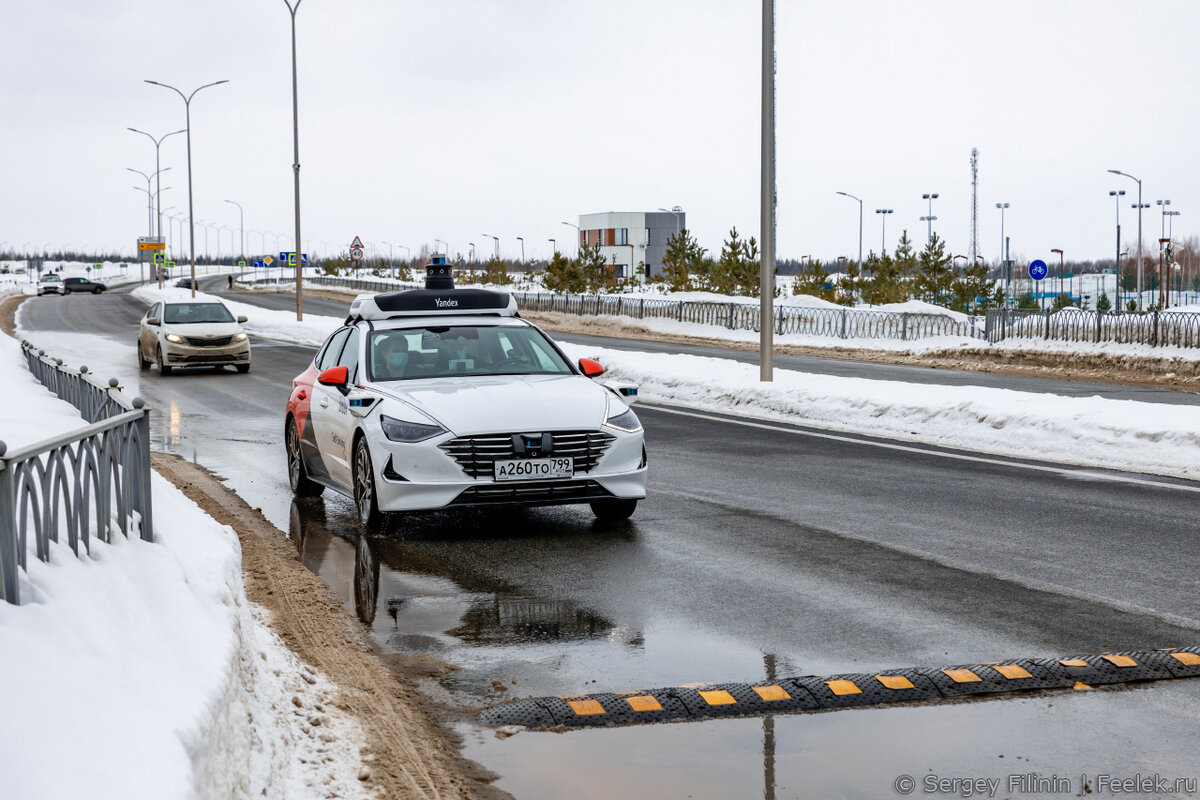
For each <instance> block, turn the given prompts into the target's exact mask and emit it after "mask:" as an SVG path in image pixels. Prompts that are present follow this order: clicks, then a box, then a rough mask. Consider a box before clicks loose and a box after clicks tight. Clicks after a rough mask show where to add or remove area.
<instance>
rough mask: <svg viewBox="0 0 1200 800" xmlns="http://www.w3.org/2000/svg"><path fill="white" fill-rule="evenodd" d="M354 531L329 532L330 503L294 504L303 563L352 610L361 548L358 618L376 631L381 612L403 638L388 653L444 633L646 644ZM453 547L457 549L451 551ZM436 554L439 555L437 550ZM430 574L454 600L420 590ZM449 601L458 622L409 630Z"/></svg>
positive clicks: (565, 606)
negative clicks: (410, 622)
mask: <svg viewBox="0 0 1200 800" xmlns="http://www.w3.org/2000/svg"><path fill="white" fill-rule="evenodd" d="M625 524H628V523H625ZM618 527H619V528H620V530H618V531H614V533H615V535H616V536H618V537H624V535H625V534H626V533H627V531H625V530H624V528H623V527H621V526H618ZM347 528H348V530H351V531H353V535H342V534H340V533H338V532H336V531H335V529H331V528H330V526H329V525H328V522H327V517H326V509H325V504H324V503H323V502H322V501H321V500H319V499H317V500H296V501H293V502H292V506H291V512H290V515H289V525H288V534H289V536H290V537H291V539H292V541H293V543H294V544H295V546H296V550H297V552H298V553H299V556H300V561H301V563H303V564H304V565H305V566H306V567H308V569H309V570H311V571H312V572H313V573H315V574H317V575H319V576H320V577H321V579H322V580H324V581H325V582H326V583H327V584H329V585H330V588H332V589H333V591H334V593H335V594H337V595H338V596H339V597H342V598H343V602H344V603H346V605H347V606H349V600H350V593H349V592H348V591H346V590H347V588H349V587H348V585H347V584H349V583H350V581H351V574H350V569H349V563H348V562H349V556H350V552H351V551H350V548H349V547H348V545H350V544H353V545H354V549H353V557H354V564H353V577H352V581H353V600H354V610H355V614H356V615H357V616H358V618H359V620H361V621H362V622H363V624H365V625H367V626H368V627H373V626H374V623H375V618H376V615H377V614H378V612H379V611H380V610H381V607H382V610H383V611H384V613H385V614H387V616H388V617H390V618H391V620H392V627H394V628H395V630H396V631H397V632H398V633H399V634H400V635H399V636H397V637H392V638H389V639H388V640H387V641H381V642H380V644H381V645H383V646H384V649H385V650H388V651H397V652H398V651H403V650H408V649H411V648H412V646H413V645H414V644H415V643H417V642H421V641H424V642H427V643H430V644H433V643H434V642H435V638H434V637H438V636H443V635H449V636H452V637H454V638H455V639H457V640H458V641H460V642H462V643H463V644H466V645H471V646H495V645H504V644H523V643H528V642H536V641H545V640H566V641H570V640H585V639H592V638H599V637H608V638H610V639H612V638H615V639H616V640H618V641H621V642H624V643H625V644H626V645H628V646H630V647H641V646H642V644H643V638H642V634H641V632H640V631H635V630H632V629H627V628H623V627H621V626H618V625H616V624H615V623H613V622H612V621H610V620H608V619H605V618H604V617H602V616H600V615H598V614H595V613H593V612H591V611H589V610H588V609H586V608H582V607H580V606H579V605H577V604H575V603H571V602H568V601H560V600H546V599H542V598H536V597H528V596H524V595H520V594H518V593H515V592H506V591H504V589H503V588H500V587H496V586H486V587H485V586H464V585H463V582H464V580H466V581H467V582H468V583H470V582H471V581H470V578H469V577H466V576H463V575H461V574H459V573H456V572H454V571H453V570H452V569H447V561H446V560H445V559H443V558H439V557H438V556H439V553H438V552H436V551H437V550H438V549H439V547H440V546H441V545H440V544H438V543H431V542H428V541H425V542H419V543H415V542H414V543H409V542H405V541H403V540H397V539H389V538H386V537H373V536H363V535H360V534H359V529H358V528H357V526H347ZM451 546H453V543H451V544H447V545H446V547H451ZM431 549H432V550H434V551H435V552H430V550H431ZM381 562H382V563H385V564H386V565H387V566H386V568H384V569H383V570H382V571H383V573H384V576H385V577H384V579H383V580H384V583H385V585H386V586H387V587H388V591H386V592H385V596H384V597H383V598H380V581H381V578H380V573H381ZM430 575H433V576H436V577H437V578H439V579H441V580H444V581H449V582H450V584H449V585H448V586H447V587H446V588H449V589H451V591H452V595H451V596H450V597H447V596H446V595H445V594H442V593H439V594H437V595H423V594H421V593H420V592H419V591H413V589H414V587H416V586H419V585H420V584H421V583H422V582H423V581H426V580H427V579H428V578H427V576H430ZM447 600H449V601H450V602H451V603H452V604H454V605H458V604H461V607H462V610H461V611H460V612H459V613H458V615H457V617H456V618H454V619H453V623H450V620H449V619H444V620H443V622H442V626H443V628H442V629H441V630H431V629H426V630H413V629H412V628H410V627H407V626H406V624H405V616H406V613H407V615H408V616H409V617H423V616H424V615H422V613H421V611H422V607H423V606H424V607H426V609H427V607H428V604H429V603H438V604H444V603H445V602H446V601H447ZM427 621H429V620H427ZM447 623H450V624H447ZM454 623H457V624H454ZM389 643H390V644H389ZM418 649H425V648H418Z"/></svg>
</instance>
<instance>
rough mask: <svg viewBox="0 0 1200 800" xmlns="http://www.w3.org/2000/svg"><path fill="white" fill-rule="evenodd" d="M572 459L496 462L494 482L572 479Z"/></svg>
mask: <svg viewBox="0 0 1200 800" xmlns="http://www.w3.org/2000/svg"><path fill="white" fill-rule="evenodd" d="M573 477H575V460H574V459H573V458H514V459H510V460H507V461H497V462H496V480H498V481H530V480H537V479H539V478H573Z"/></svg>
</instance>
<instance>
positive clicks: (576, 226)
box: [563, 222, 579, 255]
mask: <svg viewBox="0 0 1200 800" xmlns="http://www.w3.org/2000/svg"><path fill="white" fill-rule="evenodd" d="M563 225H570V226H571V227H572V228H574V229H575V254H576V255H578V254H579V226H578V225H576V224H575V223H574V222H564V223H563Z"/></svg>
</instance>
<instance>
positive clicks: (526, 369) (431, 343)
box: [367, 325, 572, 381]
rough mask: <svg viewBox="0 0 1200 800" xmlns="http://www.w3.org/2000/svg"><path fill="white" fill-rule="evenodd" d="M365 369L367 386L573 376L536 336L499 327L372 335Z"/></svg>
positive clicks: (532, 330)
mask: <svg viewBox="0 0 1200 800" xmlns="http://www.w3.org/2000/svg"><path fill="white" fill-rule="evenodd" d="M367 363H368V364H369V365H370V376H371V380H372V381H399V380H414V379H426V378H452V377H462V376H468V375H570V374H571V373H572V370H571V366H570V365H569V364H568V363H567V361H566V360H565V359H564V358H563V357H562V355H561V354H560V353H559V352H558V350H557V349H556V348H555V347H554V345H552V344H551V343H550V341H549V340H548V339H547V338H546V337H545V336H544V335H543V334H542V332H541V331H539V330H537V329H536V328H525V327H509V326H499V325H497V326H482V325H481V326H475V325H446V326H442V325H438V326H431V327H426V328H403V329H400V330H383V331H373V332H372V333H371V336H370V338H369V339H368V341H367Z"/></svg>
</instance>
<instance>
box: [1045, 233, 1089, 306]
mask: <svg viewBox="0 0 1200 800" xmlns="http://www.w3.org/2000/svg"><path fill="white" fill-rule="evenodd" d="M1050 252H1051V253H1058V307H1059V308H1062V307H1063V300H1062V279H1063V251H1062V250H1060V249H1058V248H1057V247H1052V248H1050ZM1080 280H1082V279H1080ZM1079 288H1080V292H1082V291H1083V284H1082V283H1080V284H1079Z"/></svg>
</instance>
